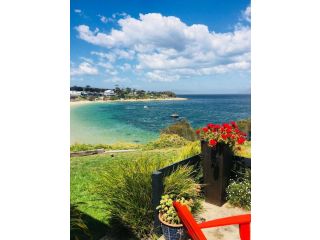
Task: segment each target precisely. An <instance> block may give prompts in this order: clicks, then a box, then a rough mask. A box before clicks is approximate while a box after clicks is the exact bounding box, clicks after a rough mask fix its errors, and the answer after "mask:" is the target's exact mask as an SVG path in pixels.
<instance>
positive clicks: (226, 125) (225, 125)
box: [222, 123, 231, 128]
mask: <svg viewBox="0 0 320 240" xmlns="http://www.w3.org/2000/svg"><path fill="white" fill-rule="evenodd" d="M222 126H223V127H224V128H231V126H230V125H229V124H228V123H224V124H222Z"/></svg>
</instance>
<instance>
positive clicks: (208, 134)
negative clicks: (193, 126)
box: [196, 122, 246, 147]
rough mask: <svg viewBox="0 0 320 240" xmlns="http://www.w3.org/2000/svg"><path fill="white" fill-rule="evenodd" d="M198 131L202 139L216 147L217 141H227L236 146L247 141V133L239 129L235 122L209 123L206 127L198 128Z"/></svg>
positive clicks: (210, 145) (226, 142)
mask: <svg viewBox="0 0 320 240" xmlns="http://www.w3.org/2000/svg"><path fill="white" fill-rule="evenodd" d="M196 133H197V134H198V135H199V136H200V138H201V140H204V141H206V142H208V145H209V147H214V146H216V145H217V143H225V144H228V145H229V146H231V147H235V146H239V145H242V144H243V143H244V142H245V141H246V134H245V133H244V132H242V131H241V130H239V128H238V126H237V124H236V123H235V122H230V124H228V123H224V124H222V125H219V124H212V123H209V124H208V125H207V126H206V127H203V128H201V129H198V130H197V131H196Z"/></svg>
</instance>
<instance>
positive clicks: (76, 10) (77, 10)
mask: <svg viewBox="0 0 320 240" xmlns="http://www.w3.org/2000/svg"><path fill="white" fill-rule="evenodd" d="M74 12H75V13H81V12H82V11H81V9H75V10H74Z"/></svg>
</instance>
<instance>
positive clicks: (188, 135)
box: [161, 119, 197, 141]
mask: <svg viewBox="0 0 320 240" xmlns="http://www.w3.org/2000/svg"><path fill="white" fill-rule="evenodd" d="M161 133H164V134H177V135H179V136H180V137H183V138H185V139H187V140H189V141H195V140H197V135H196V134H195V132H194V129H193V128H192V126H191V125H190V123H189V122H188V121H187V120H185V119H182V120H180V121H178V122H176V123H173V124H171V125H169V126H168V127H166V128H165V129H163V130H162V131H161Z"/></svg>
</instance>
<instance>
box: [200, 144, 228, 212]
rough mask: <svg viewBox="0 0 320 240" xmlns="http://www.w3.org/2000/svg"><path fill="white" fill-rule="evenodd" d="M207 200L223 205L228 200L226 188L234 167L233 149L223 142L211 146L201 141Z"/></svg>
mask: <svg viewBox="0 0 320 240" xmlns="http://www.w3.org/2000/svg"><path fill="white" fill-rule="evenodd" d="M201 155H202V168H203V180H204V184H205V185H204V194H205V201H206V202H209V203H212V204H215V205H218V206H222V205H223V204H224V203H225V202H226V188H227V186H228V184H229V178H230V172H231V168H232V161H233V152H232V149H231V148H230V147H229V146H228V145H226V144H222V143H218V144H217V145H216V146H215V147H213V148H211V147H209V146H208V143H207V142H204V141H202V142H201Z"/></svg>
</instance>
